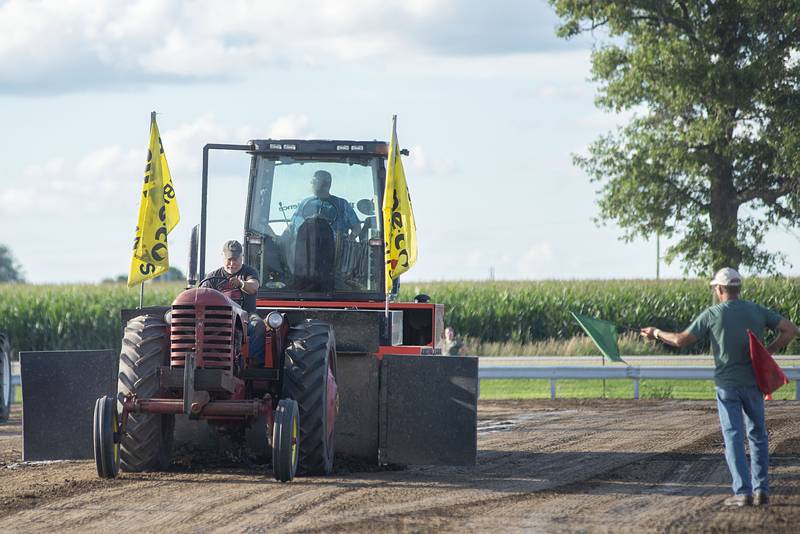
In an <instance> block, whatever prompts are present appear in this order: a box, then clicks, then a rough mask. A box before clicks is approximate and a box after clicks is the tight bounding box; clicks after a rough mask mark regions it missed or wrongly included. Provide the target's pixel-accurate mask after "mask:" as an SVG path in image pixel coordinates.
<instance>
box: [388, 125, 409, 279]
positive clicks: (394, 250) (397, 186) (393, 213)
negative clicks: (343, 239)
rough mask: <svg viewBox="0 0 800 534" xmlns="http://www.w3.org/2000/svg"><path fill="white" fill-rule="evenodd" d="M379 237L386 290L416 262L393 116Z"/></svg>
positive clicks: (404, 181)
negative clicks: (382, 246)
mask: <svg viewBox="0 0 800 534" xmlns="http://www.w3.org/2000/svg"><path fill="white" fill-rule="evenodd" d="M383 237H384V242H385V245H386V293H387V294H388V293H391V291H392V282H394V280H396V279H397V278H398V277H399V276H400V275H401V274H403V273H404V272H406V271H408V270H409V269H410V268H411V266H412V265H414V263H416V261H417V225H416V223H415V222H414V212H413V211H412V209H411V195H409V193H408V185H407V184H406V175H405V172H404V171H403V161H402V160H401V159H400V148H399V146H398V143H397V116H396V115H395V116H394V117H392V140H391V142H390V143H389V159H388V167H387V170H386V189H385V191H384V194H383Z"/></svg>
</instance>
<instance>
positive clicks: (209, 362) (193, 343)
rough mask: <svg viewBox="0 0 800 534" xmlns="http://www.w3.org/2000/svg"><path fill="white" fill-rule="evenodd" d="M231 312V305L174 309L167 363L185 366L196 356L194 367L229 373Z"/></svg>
mask: <svg viewBox="0 0 800 534" xmlns="http://www.w3.org/2000/svg"><path fill="white" fill-rule="evenodd" d="M233 331H234V330H233V311H232V310H231V307H230V306H179V305H176V306H173V307H172V318H171V320H170V345H171V347H170V351H171V352H170V364H171V366H172V367H184V366H185V365H186V355H187V354H188V353H190V352H193V353H194V354H195V358H196V359H195V361H196V362H197V367H201V368H206V369H226V370H231V368H232V362H233V344H234V343H233Z"/></svg>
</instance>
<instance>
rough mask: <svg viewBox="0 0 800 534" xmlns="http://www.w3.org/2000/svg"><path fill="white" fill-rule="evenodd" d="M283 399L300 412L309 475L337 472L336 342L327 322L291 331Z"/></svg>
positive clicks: (304, 468)
mask: <svg viewBox="0 0 800 534" xmlns="http://www.w3.org/2000/svg"><path fill="white" fill-rule="evenodd" d="M283 371H284V374H283V397H284V398H289V399H294V400H296V401H297V406H298V408H299V410H300V461H299V466H298V470H299V471H300V472H301V473H302V474H306V475H328V474H330V473H331V472H332V471H333V451H334V446H333V445H334V444H333V434H334V432H333V425H334V418H335V415H336V414H335V406H336V380H335V376H336V340H335V339H334V335H333V328H331V326H330V325H329V324H328V323H326V322H323V321H317V320H307V321H305V322H303V323H300V324H298V325H296V326H293V327H291V329H290V330H289V344H288V346H287V348H286V354H285V360H284V367H283Z"/></svg>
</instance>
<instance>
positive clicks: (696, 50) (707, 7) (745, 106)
mask: <svg viewBox="0 0 800 534" xmlns="http://www.w3.org/2000/svg"><path fill="white" fill-rule="evenodd" d="M549 1H550V3H551V4H552V5H553V6H554V7H555V10H556V13H557V14H558V15H559V16H560V17H561V18H562V22H563V24H562V25H561V26H560V27H559V29H558V34H559V36H561V37H565V38H569V37H571V36H575V35H578V34H580V33H583V32H587V31H592V32H594V31H596V30H599V31H602V32H604V33H605V35H607V36H608V39H605V40H604V42H602V43H601V44H599V45H597V46H596V47H595V49H594V50H593V52H592V77H593V80H594V81H596V82H598V83H599V89H598V96H597V105H598V106H600V107H601V108H604V109H606V110H610V111H615V112H620V111H624V110H630V111H632V112H633V118H632V119H631V120H630V121H629V122H628V124H627V125H625V126H624V127H621V128H619V129H618V130H617V131H616V132H613V133H609V134H607V135H605V136H602V137H600V138H599V139H598V140H597V141H595V142H594V143H593V144H592V145H591V146H590V147H589V154H588V156H576V157H575V160H576V163H577V164H578V165H579V166H581V167H582V168H583V169H584V170H585V171H587V173H588V174H589V176H590V178H591V179H592V181H593V182H596V183H598V184H600V190H599V194H600V199H599V208H600V215H599V217H598V220H599V221H600V222H606V221H616V222H617V224H619V226H620V227H621V228H622V229H623V232H624V233H623V236H622V237H623V239H625V240H627V241H630V240H632V239H634V238H635V237H649V236H653V235H654V234H656V233H660V234H661V235H662V236H666V237H673V236H674V237H676V238H677V239H678V240H677V242H676V244H675V245H673V246H672V247H670V248H669V249H668V250H667V256H666V258H667V261H672V260H673V259H675V258H680V259H681V260H682V261H683V264H684V266H685V270H686V271H687V272H688V271H694V272H697V273H708V272H709V271H712V270H716V269H718V268H720V267H723V266H726V265H729V266H733V267H735V268H738V267H739V266H740V265H742V266H746V267H749V268H750V269H751V270H753V271H766V272H774V271H775V269H776V267H777V265H780V264H783V263H785V256H784V255H783V254H782V253H781V252H779V251H778V252H770V251H768V250H765V249H764V248H763V247H762V246H761V241H762V238H763V236H764V234H765V232H766V231H767V230H768V229H769V228H771V227H773V226H775V225H779V224H780V225H785V226H786V227H787V228H791V227H797V226H798V221H800V180H798V177H799V176H800V158H799V157H798V154H800V24H798V20H800V9H799V8H800V4H798V2H797V1H787V0H772V1H769V2H765V1H762V0H717V1H714V0H708V1H703V2H701V1H690V0H677V1H676V0H672V1H670V0H605V1H593V0H549Z"/></svg>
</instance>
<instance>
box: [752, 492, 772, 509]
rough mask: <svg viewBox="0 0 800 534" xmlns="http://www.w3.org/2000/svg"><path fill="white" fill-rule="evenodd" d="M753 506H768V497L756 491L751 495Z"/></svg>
mask: <svg viewBox="0 0 800 534" xmlns="http://www.w3.org/2000/svg"><path fill="white" fill-rule="evenodd" d="M753 506H769V495H767V494H766V493H764V492H763V491H757V492H755V494H754V495H753Z"/></svg>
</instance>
